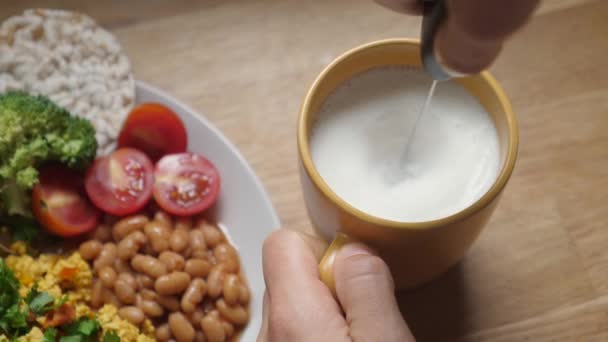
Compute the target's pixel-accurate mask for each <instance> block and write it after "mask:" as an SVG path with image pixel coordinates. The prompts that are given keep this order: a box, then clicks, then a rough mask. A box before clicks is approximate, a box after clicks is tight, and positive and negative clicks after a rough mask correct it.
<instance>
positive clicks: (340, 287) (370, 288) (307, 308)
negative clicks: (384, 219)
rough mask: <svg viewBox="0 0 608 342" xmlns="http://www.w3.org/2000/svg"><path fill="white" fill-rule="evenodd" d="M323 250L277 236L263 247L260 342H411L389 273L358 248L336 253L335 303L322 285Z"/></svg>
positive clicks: (283, 233)
mask: <svg viewBox="0 0 608 342" xmlns="http://www.w3.org/2000/svg"><path fill="white" fill-rule="evenodd" d="M324 247H325V246H324V244H323V243H322V242H321V241H319V240H317V239H315V238H313V237H309V236H307V235H303V234H300V233H297V232H294V231H289V230H279V231H277V232H275V233H273V234H272V235H270V236H269V237H268V239H267V240H266V242H265V244H264V252H263V253H264V255H263V257H264V279H265V281H266V294H265V296H264V322H263V323H262V330H261V331H260V335H259V337H258V342H264V341H271V342H272V341H298V342H307V341H310V342H313V341H314V342H317V341H335V342H341V341H344V342H346V341H354V342H358V341H386V342H392V341H395V342H410V341H414V338H413V337H412V334H411V333H410V331H409V329H408V327H407V325H406V324H405V322H404V320H403V318H402V317H401V314H400V312H399V308H398V306H397V302H396V300H395V295H394V284H393V280H392V278H391V275H390V272H389V270H388V267H387V266H386V264H385V263H384V261H382V259H380V258H379V257H378V256H377V255H376V254H375V253H374V252H373V251H372V250H370V249H369V248H368V247H366V246H365V245H363V244H360V243H351V244H346V245H345V246H344V247H342V248H341V249H340V251H338V252H337V255H336V260H335V266H334V274H335V277H334V278H335V282H336V298H335V297H334V296H333V295H332V293H331V292H330V290H329V288H328V287H327V286H325V284H323V282H322V281H321V280H320V278H319V277H320V276H319V271H318V269H317V264H318V260H319V258H320V256H321V255H322V254H323V251H324Z"/></svg>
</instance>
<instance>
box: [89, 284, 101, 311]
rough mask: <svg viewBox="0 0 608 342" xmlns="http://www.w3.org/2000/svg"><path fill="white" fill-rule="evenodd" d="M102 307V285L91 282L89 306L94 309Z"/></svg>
mask: <svg viewBox="0 0 608 342" xmlns="http://www.w3.org/2000/svg"><path fill="white" fill-rule="evenodd" d="M102 305H103V284H102V283H101V281H99V280H95V281H93V289H92V290H91V306H92V307H93V308H94V309H97V308H100V307H101V306H102Z"/></svg>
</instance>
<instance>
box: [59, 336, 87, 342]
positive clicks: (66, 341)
mask: <svg viewBox="0 0 608 342" xmlns="http://www.w3.org/2000/svg"><path fill="white" fill-rule="evenodd" d="M59 342H87V340H86V338H85V337H84V336H82V335H72V336H61V338H60V339H59Z"/></svg>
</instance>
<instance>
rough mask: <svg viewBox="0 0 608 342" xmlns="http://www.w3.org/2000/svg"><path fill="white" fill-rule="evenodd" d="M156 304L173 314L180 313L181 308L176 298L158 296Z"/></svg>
mask: <svg viewBox="0 0 608 342" xmlns="http://www.w3.org/2000/svg"><path fill="white" fill-rule="evenodd" d="M156 302H157V303H158V304H160V305H162V306H163V307H164V308H165V309H167V310H169V311H171V312H174V311H179V308H180V304H179V299H177V297H174V296H157V297H156Z"/></svg>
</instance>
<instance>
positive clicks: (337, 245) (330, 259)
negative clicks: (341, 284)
mask: <svg viewBox="0 0 608 342" xmlns="http://www.w3.org/2000/svg"><path fill="white" fill-rule="evenodd" d="M351 242H355V240H354V239H353V238H351V237H349V236H348V235H346V234H344V233H340V232H338V233H337V234H336V237H335V238H334V240H333V241H332V242H331V244H330V245H329V247H327V250H326V251H325V254H323V257H322V258H321V261H320V262H319V276H320V278H321V281H322V282H323V284H325V286H327V287H328V288H329V290H330V291H331V293H332V294H333V295H334V297H336V283H335V280H334V261H335V260H336V255H337V254H338V251H339V250H340V249H341V248H342V247H343V246H344V245H346V244H348V243H351Z"/></svg>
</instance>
